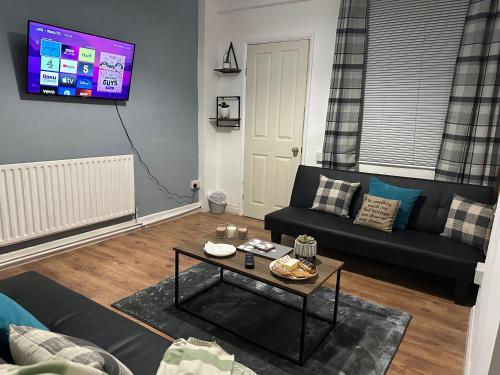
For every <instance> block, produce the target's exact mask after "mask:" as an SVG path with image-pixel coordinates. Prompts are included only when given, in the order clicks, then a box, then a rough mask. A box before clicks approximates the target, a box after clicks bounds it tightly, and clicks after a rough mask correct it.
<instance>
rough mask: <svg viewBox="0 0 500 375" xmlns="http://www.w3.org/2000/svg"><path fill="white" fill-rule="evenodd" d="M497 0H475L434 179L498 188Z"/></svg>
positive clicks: (499, 27) (499, 34)
mask: <svg viewBox="0 0 500 375" xmlns="http://www.w3.org/2000/svg"><path fill="white" fill-rule="evenodd" d="M499 10H500V8H499V1H498V0H471V2H470V4H469V11H468V13H467V18H466V20H465V27H464V34H463V37H462V43H461V46H460V51H459V54H458V58H457V65H456V70H455V77H454V82H453V88H452V92H451V96H450V102H449V107H448V113H447V116H446V121H445V127H444V133H443V139H442V141H441V149H440V152H439V157H438V163H437V166H436V180H442V181H453V182H460V183H468V184H475V185H488V186H494V185H495V181H496V180H497V178H498V175H499V172H500V153H499V151H500V150H499V146H500V126H499V110H500V106H499V103H500V98H499V87H500V72H499V61H500V17H499Z"/></svg>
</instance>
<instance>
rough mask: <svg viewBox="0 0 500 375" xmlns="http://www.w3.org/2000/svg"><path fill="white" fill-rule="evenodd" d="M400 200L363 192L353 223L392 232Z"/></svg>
mask: <svg viewBox="0 0 500 375" xmlns="http://www.w3.org/2000/svg"><path fill="white" fill-rule="evenodd" d="M400 205H401V201H398V200H394V199H387V198H381V197H376V196H373V195H369V194H365V195H364V197H363V204H362V205H361V208H360V209H359V211H358V214H357V215H356V219H355V220H354V224H357V225H362V226H365V227H370V228H374V229H378V230H382V231H384V232H389V233H390V232H392V226H393V225H394V220H395V219H396V216H397V214H398V211H399V206H400Z"/></svg>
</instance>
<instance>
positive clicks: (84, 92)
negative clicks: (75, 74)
mask: <svg viewBox="0 0 500 375" xmlns="http://www.w3.org/2000/svg"><path fill="white" fill-rule="evenodd" d="M76 95H78V96H92V90H82V89H78V90H76Z"/></svg>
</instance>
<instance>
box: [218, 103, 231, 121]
mask: <svg viewBox="0 0 500 375" xmlns="http://www.w3.org/2000/svg"><path fill="white" fill-rule="evenodd" d="M230 117H231V108H230V107H229V104H227V103H226V102H222V103H220V104H219V118H230Z"/></svg>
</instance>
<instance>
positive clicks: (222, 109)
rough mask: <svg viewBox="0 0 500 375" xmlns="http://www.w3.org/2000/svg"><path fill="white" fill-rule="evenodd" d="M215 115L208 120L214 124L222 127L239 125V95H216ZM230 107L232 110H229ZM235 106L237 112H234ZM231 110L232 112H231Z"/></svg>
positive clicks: (236, 126) (237, 126)
mask: <svg viewBox="0 0 500 375" xmlns="http://www.w3.org/2000/svg"><path fill="white" fill-rule="evenodd" d="M216 105H217V107H216V109H217V111H216V112H215V113H216V116H217V117H210V119H209V120H210V121H215V123H216V125H217V126H219V127H224V128H239V127H240V120H241V118H240V116H241V107H240V97H239V96H218V97H217V99H216ZM230 107H231V108H232V111H231V110H230ZM236 108H237V109H238V113H237V114H236V113H235V112H236ZM231 112H232V113H231ZM231 116H232V117H231Z"/></svg>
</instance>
